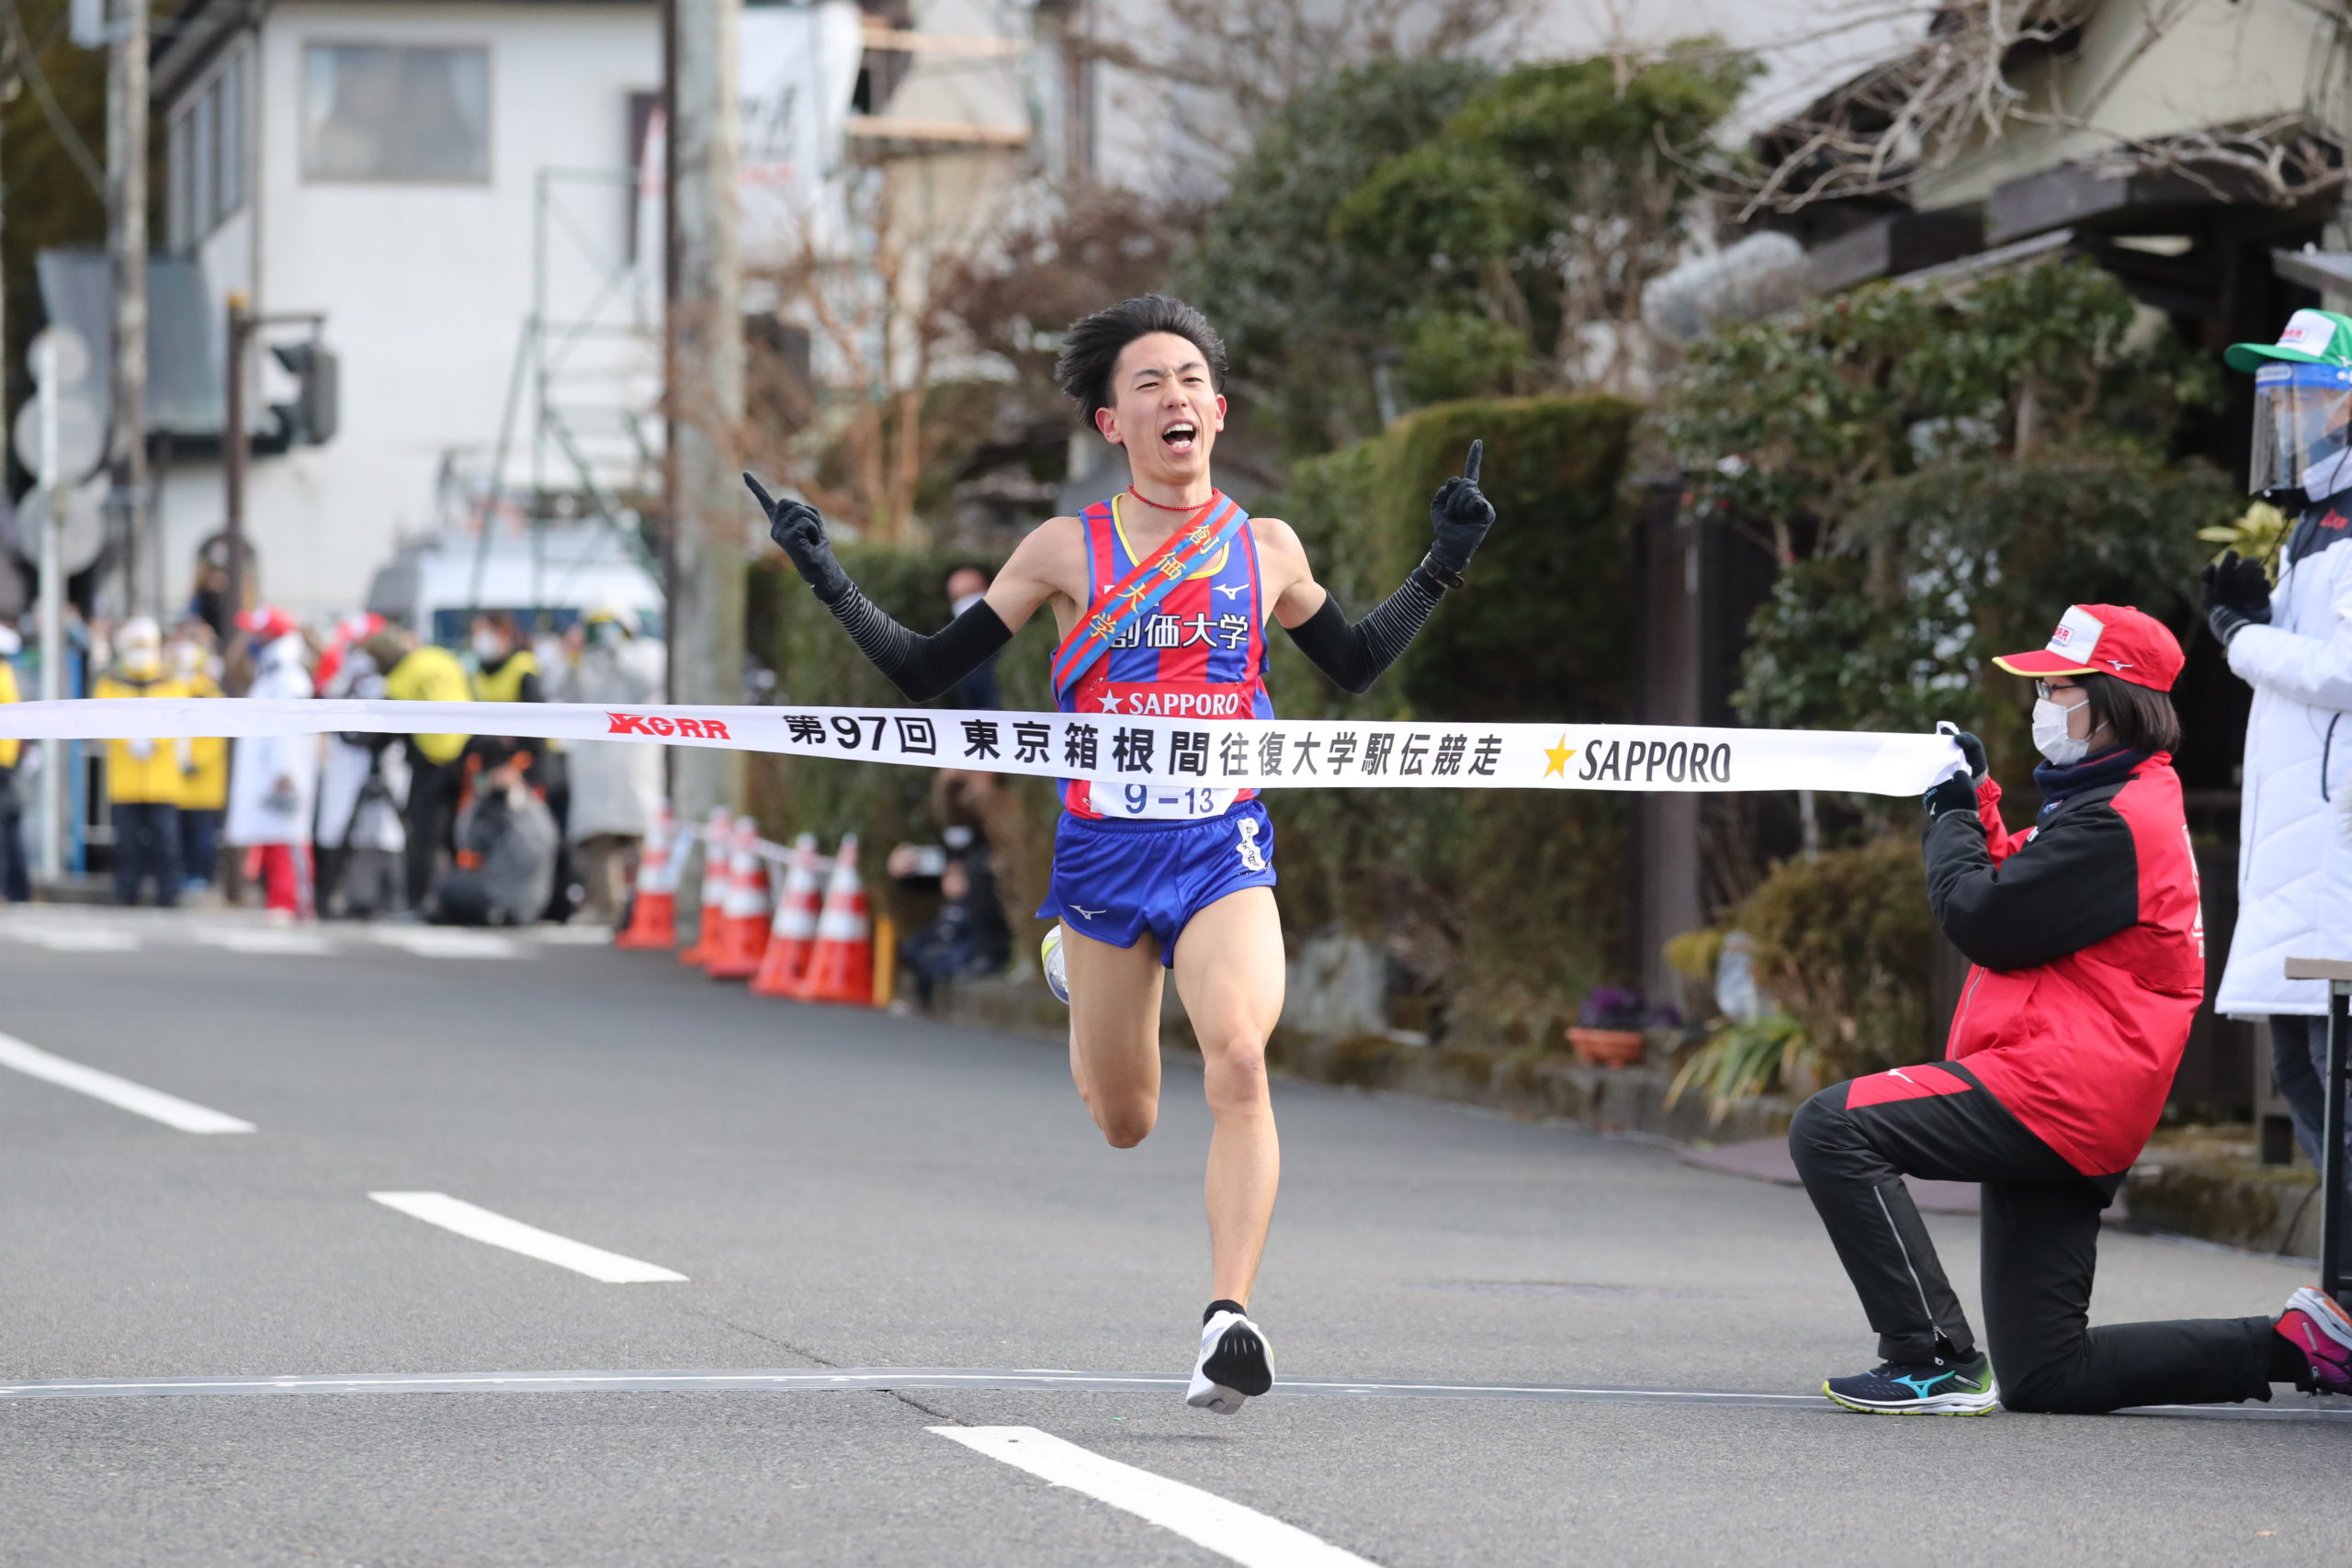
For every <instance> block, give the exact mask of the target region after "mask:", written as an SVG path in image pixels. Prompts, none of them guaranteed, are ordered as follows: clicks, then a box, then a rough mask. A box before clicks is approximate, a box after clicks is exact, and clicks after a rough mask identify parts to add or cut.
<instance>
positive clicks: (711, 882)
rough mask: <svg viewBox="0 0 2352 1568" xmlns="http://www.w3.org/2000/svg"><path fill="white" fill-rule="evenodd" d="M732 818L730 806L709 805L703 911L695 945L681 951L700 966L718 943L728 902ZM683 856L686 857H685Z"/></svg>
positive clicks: (682, 960)
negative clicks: (728, 856) (728, 854)
mask: <svg viewBox="0 0 2352 1568" xmlns="http://www.w3.org/2000/svg"><path fill="white" fill-rule="evenodd" d="M731 820H732V818H730V817H729V815H728V811H727V807H723V806H714V807H711V808H710V821H709V822H708V823H707V825H706V826H705V827H704V828H703V830H702V914H701V918H700V919H697V920H695V940H694V945H693V946H691V947H689V948H687V949H686V950H685V951H684V952H683V953H679V954H678V962H679V963H681V964H695V965H696V966H700V965H702V964H707V963H709V962H710V955H711V953H712V952H713V950H714V949H716V947H717V946H718V932H719V922H720V921H721V919H723V918H724V916H723V913H722V911H723V910H724V909H725V908H726V906H727V884H728V883H729V881H730V880H731V878H729V875H728V869H727V838H728V834H729V831H731V829H729V822H730V821H731ZM682 858H683V857H682Z"/></svg>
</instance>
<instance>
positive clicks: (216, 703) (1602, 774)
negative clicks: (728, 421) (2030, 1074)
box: [0, 697, 1962, 795]
mask: <svg viewBox="0 0 2352 1568" xmlns="http://www.w3.org/2000/svg"><path fill="white" fill-rule="evenodd" d="M1105 700H1106V701H1109V700H1114V699H1105ZM336 731H347V732H352V733H365V734H376V735H427V734H435V733H440V734H453V735H505V736H515V737H518V738H522V737H529V738H535V739H549V740H617V741H631V742H640V743H648V744H653V745H662V746H709V747H717V748H721V749H728V750H738V751H770V752H775V753H778V754H780V755H784V756H793V757H831V758H836V759H845V760H849V761H865V762H898V763H902V764H906V765H909V766H913V767H922V768H967V769H970V770H973V771H975V772H979V773H1026V774H1033V775H1036V776H1039V777H1047V778H1082V779H1089V780H1091V781H1093V782H1094V784H1096V785H1097V786H1108V787H1114V788H1121V789H1127V788H1141V789H1145V790H1148V791H1153V792H1182V791H1184V790H1188V789H1299V788H1316V789H1602V790H1642V791H1679V792H1712V791H1718V790H1765V789H1781V790H1786V789H1818V790H1841V791H1846V792H1849V793H1853V794H1860V795H1918V794H1920V793H1922V792H1923V791H1925V790H1926V789H1927V788H1928V786H1929V785H1931V784H1935V783H1936V782H1937V781H1938V780H1939V779H1941V778H1943V777H1944V776H1945V775H1947V774H1949V773H1953V772H1955V771H1956V770H1958V769H1959V768H1960V767H1961V766H1962V761H1961V755H1960V749H1959V747H1958V746H1956V745H1955V744H1953V742H1952V740H1951V737H1949V736H1946V735H1897V734H1885V733H1878V732H1872V731H1867V730H1838V729H1704V728H1682V727H1679V726H1661V725H1640V724H1463V723H1424V722H1421V721H1419V720H1385V719H1347V718H1304V719H1302V718H1272V719H1255V718H1224V717H1208V716H1200V717H1193V716H1166V715H1144V714H1124V713H1122V714H1114V713H1102V714H1086V713H1080V714H1066V713H1000V712H993V711H975V710H969V709H956V708H838V707H705V706H684V705H664V706H643V707H628V708H610V707H602V706H598V705H594V704H589V703H411V702H387V701H382V700H361V699H356V698H354V699H332V698H322V699H297V698H235V697H213V698H174V697H123V698H88V697H84V698H76V699H73V700H70V701H64V702H29V703H7V704H0V739H18V740H166V739H178V738H181V737H188V738H196V737H200V736H206V737H209V736H223V737H230V738H247V737H259V736H279V735H316V734H327V733H332V732H336Z"/></svg>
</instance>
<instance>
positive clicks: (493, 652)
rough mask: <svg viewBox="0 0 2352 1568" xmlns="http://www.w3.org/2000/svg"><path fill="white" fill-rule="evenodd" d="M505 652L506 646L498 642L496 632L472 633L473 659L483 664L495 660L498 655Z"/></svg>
mask: <svg viewBox="0 0 2352 1568" xmlns="http://www.w3.org/2000/svg"><path fill="white" fill-rule="evenodd" d="M505 651H506V645H505V644H504V643H502V642H500V641H499V640H498V634H497V633H496V632H476V633H474V657H475V658H476V659H479V660H481V661H482V662H483V663H484V664H487V663H489V662H490V661H491V660H493V659H495V658H497V657H498V656H499V655H500V654H502V653H503V652H505Z"/></svg>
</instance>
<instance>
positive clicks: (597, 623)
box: [548, 608, 666, 925]
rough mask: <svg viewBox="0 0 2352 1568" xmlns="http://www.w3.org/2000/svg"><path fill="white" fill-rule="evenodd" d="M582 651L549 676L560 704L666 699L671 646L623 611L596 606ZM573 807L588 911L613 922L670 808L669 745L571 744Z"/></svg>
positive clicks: (568, 825)
mask: <svg viewBox="0 0 2352 1568" xmlns="http://www.w3.org/2000/svg"><path fill="white" fill-rule="evenodd" d="M581 629H582V633H583V636H582V644H581V648H580V655H579V658H578V659H577V660H573V661H571V663H569V664H567V665H566V666H564V667H563V669H562V670H561V671H560V672H559V673H558V674H557V675H556V677H555V678H554V680H553V681H552V682H549V685H548V698H549V700H550V701H553V702H559V703H611V704H617V705H625V706H626V705H633V704H638V703H658V702H660V701H661V700H662V679H663V674H664V665H665V663H666V660H665V658H664V650H663V649H662V644H661V643H660V642H658V641H656V640H655V639H653V638H651V637H644V636H641V635H639V632H638V631H637V629H636V628H635V627H634V626H631V625H630V624H629V619H628V616H627V615H625V614H624V613H623V612H621V611H618V610H612V609H604V608H599V609H595V610H592V611H590V612H589V613H588V616H587V619H586V621H585V622H584V623H583V624H582V628H581ZM566 752H567V755H568V756H569V757H570V759H571V811H570V812H569V814H568V815H567V817H566V818H565V823H564V830H565V833H566V835H567V836H568V837H569V838H570V839H571V843H572V845H573V847H574V849H575V850H576V852H577V853H578V857H579V866H580V877H581V883H582V886H584V887H585V888H586V889H587V896H588V917H589V919H593V920H597V921H600V922H603V923H605V924H607V925H609V924H613V923H615V922H616V921H617V920H618V919H619V918H620V911H621V909H622V908H623V907H624V906H625V905H626V904H627V903H628V889H629V885H630V883H631V882H632V880H633V879H634V878H635V876H636V874H637V859H638V855H639V852H641V850H642V849H643V847H644V843H645V835H646V834H647V833H648V832H649V831H650V829H652V826H653V819H654V818H655V817H656V816H657V815H659V814H660V812H661V809H662V748H661V747H659V746H642V745H638V744H635V743H632V742H628V741H620V740H574V741H570V742H568V743H567V746H566Z"/></svg>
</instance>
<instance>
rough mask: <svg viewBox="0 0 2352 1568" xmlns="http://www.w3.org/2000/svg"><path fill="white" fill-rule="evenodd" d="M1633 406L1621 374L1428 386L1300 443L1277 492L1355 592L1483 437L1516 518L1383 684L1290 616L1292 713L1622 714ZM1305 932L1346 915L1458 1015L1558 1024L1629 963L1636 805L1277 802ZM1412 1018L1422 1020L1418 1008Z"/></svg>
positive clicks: (1531, 1039) (1492, 480) (1337, 576)
mask: <svg viewBox="0 0 2352 1568" xmlns="http://www.w3.org/2000/svg"><path fill="white" fill-rule="evenodd" d="M1638 412H1639V411H1638V409H1637V407H1636V405H1634V404H1633V403H1630V402H1627V401H1625V400H1623V399H1618V398H1609V397H1564V398H1538V399H1524V400H1521V399H1511V400H1476V401H1468V402H1458V403H1446V404H1440V405H1438V406H1435V407H1432V408H1428V409H1424V410H1422V411H1420V412H1417V413H1414V414H1412V415H1409V416H1408V417H1407V418H1405V419H1403V420H1400V421H1398V422H1397V423H1395V424H1393V425H1391V426H1390V427H1389V428H1388V430H1387V431H1386V432H1385V433H1384V434H1381V435H1379V436H1377V437H1374V439H1372V440H1370V441H1366V442H1363V443H1360V444H1358V445H1356V446H1351V447H1347V448H1345V449H1343V450H1341V451H1339V452H1336V453H1333V454H1331V455H1330V456H1329V457H1320V458H1316V459H1313V460H1310V461H1308V462H1306V463H1303V464H1301V465H1299V467H1298V468H1297V469H1296V470H1295V474H1294V476H1293V479H1292V482H1291V484H1290V486H1289V488H1288V490H1287V491H1285V492H1284V494H1283V496H1282V497H1280V498H1278V499H1277V500H1275V501H1272V502H1268V503H1266V504H1265V505H1264V506H1263V507H1262V508H1261V510H1263V511H1265V512H1268V513H1273V514H1275V515H1279V516H1281V517H1282V518H1283V519H1284V520H1285V521H1286V522H1288V523H1289V524H1290V525H1292V526H1293V527H1294V528H1295V529H1297V530H1298V534H1299V537H1300V538H1301V539H1302V540H1303V541H1304V542H1305V544H1306V550H1307V555H1308V558H1310V559H1311V560H1313V561H1314V562H1315V566H1316V572H1317V577H1318V578H1319V579H1320V580H1321V581H1323V582H1324V583H1325V584H1326V585H1328V586H1329V588H1330V589H1331V590H1332V591H1333V592H1335V593H1337V594H1339V595H1340V601H1341V603H1342V604H1344V605H1345V606H1346V608H1347V610H1348V612H1349V614H1350V615H1351V616H1352V615H1363V614H1364V613H1365V612H1366V611H1368V610H1369V609H1370V608H1371V607H1372V606H1373V605H1374V604H1376V603H1378V602H1379V600H1380V599H1381V598H1382V597H1384V596H1385V595H1386V594H1387V593H1388V592H1390V591H1391V590H1393V589H1394V588H1395V587H1396V585H1397V582H1398V581H1401V580H1402V579H1403V577H1404V575H1405V573H1406V572H1407V571H1408V570H1410V569H1411V567H1412V565H1413V563H1414V562H1415V561H1417V560H1419V558H1420V556H1421V553H1422V552H1423V551H1424V550H1426V549H1427V548H1428V547H1429V541H1430V517H1429V498H1430V494H1431V492H1433V491H1435V490H1436V488H1437V486H1438V485H1439V484H1440V483H1441V482H1442V481H1443V480H1444V479H1445V477H1446V476H1447V475H1449V474H1453V473H1458V472H1460V471H1461V467H1462V460H1463V457H1464V455H1465V454H1466V452H1467V451H1468V449H1469V446H1470V443H1471V441H1472V439H1474V438H1478V439H1483V440H1484V441H1485V442H1486V458H1485V467H1484V468H1483V470H1482V472H1481V474H1480V476H1479V482H1480V484H1481V485H1482V487H1483V488H1484V489H1485V490H1486V491H1487V495H1488V496H1489V497H1490V498H1491V499H1492V500H1493V501H1494V503H1495V510H1496V514H1497V522H1496V525H1495V528H1494V531H1493V533H1492V534H1491V535H1490V536H1488V538H1487V543H1486V546H1485V547H1484V548H1482V549H1481V550H1480V551H1479V554H1478V558H1477V560H1476V563H1475V564H1474V565H1473V566H1472V568H1471V570H1470V571H1469V573H1468V576H1467V581H1466V583H1465V586H1464V588H1463V589H1462V590H1461V591H1460V592H1455V593H1453V594H1450V595H1448V597H1447V599H1446V602H1445V604H1443V605H1442V607H1441V608H1440V609H1439V610H1438V612H1437V614H1436V615H1434V616H1433V617H1431V619H1430V624H1429V626H1428V627H1427V628H1426V629H1424V630H1423V632H1422V633H1421V636H1420V637H1419V638H1418V639H1417V640H1416V641H1415V643H1414V645H1413V647H1412V648H1411V649H1408V651H1407V652H1406V654H1405V656H1404V657H1403V658H1402V659H1400V660H1398V661H1397V666H1396V667H1395V668H1394V669H1393V670H1391V671H1389V672H1388V674H1387V675H1386V676H1385V677H1384V678H1383V679H1382V681H1381V682H1380V683H1379V684H1378V685H1375V686H1374V688H1373V690H1372V691H1371V692H1369V693H1367V694H1364V695H1363V696H1362V697H1351V696H1349V695H1348V694H1346V693H1344V692H1341V691H1340V690H1339V689H1338V688H1337V687H1335V686H1333V685H1332V684H1331V683H1330V682H1329V681H1327V680H1325V679H1324V678H1323V676H1322V675H1321V674H1320V673H1319V672H1317V671H1316V670H1315V669H1314V668H1313V667H1312V666H1310V665H1309V664H1307V662H1306V660H1305V659H1304V658H1303V657H1301V656H1300V654H1299V653H1298V651H1297V649H1295V648H1294V647H1292V646H1291V645H1290V643H1289V639H1288V638H1285V637H1275V638H1273V639H1272V648H1273V652H1272V658H1271V660H1270V668H1269V673H1268V681H1269V683H1270V685H1271V687H1272V692H1273V694H1274V701H1275V706H1276V708H1277V710H1278V711H1280V712H1283V713H1285V714H1294V715H1328V716H1350V715H1351V716H1358V717H1368V718H1369V717H1378V718H1404V717H1416V716H1427V717H1440V716H1442V717H1446V718H1481V719H1493V720H1544V719H1558V720H1563V721H1577V722H1586V723H1592V722H1608V721H1612V720H1622V719H1623V718H1624V717H1625V715H1626V702H1627V695H1628V692H1629V689H1630V682H1629V680H1628V674H1629V671H1628V664H1629V662H1630V660H1631V658H1632V651H1631V650H1632V641H1633V636H1632V605H1631V589H1632V575H1631V569H1632V563H1633V519H1634V511H1633V507H1632V504H1631V502H1630V500H1629V498H1628V496H1627V495H1626V493H1625V491H1624V489H1623V480H1624V469H1625V463H1626V457H1627V449H1628V446H1629V442H1630V438H1631V435H1632V430H1633V424H1634V418H1635V416H1636V414H1637V413H1638ZM1270 805H1271V808H1272V813H1273V819H1274V828H1275V836H1276V840H1277V842H1278V844H1279V847H1280V857H1279V864H1280V865H1281V867H1282V872H1283V881H1282V886H1281V890H1280V897H1281V899H1282V902H1283V916H1284V920H1285V923H1286V924H1287V925H1288V927H1289V928H1290V930H1291V931H1294V932H1301V931H1310V930H1314V929H1317V928H1318V927H1323V926H1328V925H1330V924H1334V923H1337V924H1340V925H1342V926H1344V927H1347V928H1348V929H1350V930H1352V931H1357V932H1359V933H1361V934H1363V935H1365V936H1367V937H1369V938H1371V939H1372V940H1373V941H1374V942H1375V943H1377V944H1378V945H1380V946H1382V947H1384V948H1385V950H1386V951H1387V952H1388V953H1389V954H1390V955H1391V957H1392V958H1394V959H1395V960H1397V962H1398V963H1399V964H1401V965H1402V967H1403V969H1404V970H1405V972H1406V976H1405V978H1406V981H1407V984H1408V987H1413V988H1416V989H1418V990H1419V991H1420V992H1421V993H1423V994H1424V995H1425V996H1426V998H1427V999H1428V1003H1429V1006H1430V1013H1431V1017H1430V1023H1431V1024H1432V1025H1434V1026H1436V1027H1437V1028H1438V1029H1439V1030H1441V1031H1442V1032H1447V1033H1449V1034H1451V1035H1453V1036H1454V1037H1456V1038H1460V1039H1463V1040H1466V1041H1478V1042H1483V1043H1498V1044H1532V1043H1557V1025H1558V1024H1559V1023H1560V1022H1562V1021H1564V1020H1565V1017H1566V1015H1569V1014H1572V1013H1573V1012H1574V1010H1575V1009H1576V1006H1577V1003H1578V1002H1579V1001H1580V1000H1581V999H1582V998H1583V995H1584V993H1585V992H1586V991H1588V990H1589V989H1590V988H1591V987H1593V986H1594V985H1596V984H1599V983H1600V982H1602V981H1605V980H1608V979H1611V978H1617V977H1622V976H1623V972H1624V970H1625V969H1626V967H1627V964H1626V962H1625V956H1626V943H1627V935H1626V931H1627V915H1628V909H1627V907H1626V905H1627V897H1626V895H1627V888H1628V881H1627V868H1626V863H1625V856H1626V853H1627V847H1628V834H1627V828H1628V810H1627V802H1626V800H1625V799H1624V797H1622V796H1617V795H1598V794H1596V795H1585V794H1576V795H1545V794H1536V793H1532V792H1528V791H1520V790H1493V791H1483V790H1480V791H1473V790H1459V791H1439V790H1330V791H1316V790H1301V791H1297V792H1295V793H1293V792H1282V793H1280V794H1277V795H1274V796H1273V797H1272V801H1271V802H1270ZM1407 1021H1416V1020H1413V1019H1412V1018H1410V1016H1409V1015H1408V1018H1407Z"/></svg>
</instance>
